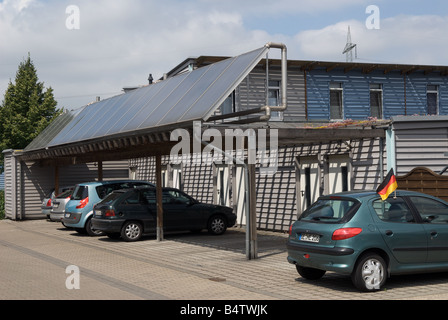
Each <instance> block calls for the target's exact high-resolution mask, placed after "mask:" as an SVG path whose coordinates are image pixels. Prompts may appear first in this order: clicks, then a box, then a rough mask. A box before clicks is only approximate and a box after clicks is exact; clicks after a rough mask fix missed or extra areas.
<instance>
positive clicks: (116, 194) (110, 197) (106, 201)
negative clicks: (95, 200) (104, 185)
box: [100, 191, 123, 204]
mask: <svg viewBox="0 0 448 320" xmlns="http://www.w3.org/2000/svg"><path fill="white" fill-rule="evenodd" d="M122 195H123V192H121V191H112V192H111V193H109V194H108V195H107V196H106V197H105V198H104V199H103V200H101V202H100V203H101V204H111V203H112V202H113V201H114V200H115V199H118V198H119V197H120V196H122Z"/></svg>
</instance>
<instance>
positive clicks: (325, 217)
mask: <svg viewBox="0 0 448 320" xmlns="http://www.w3.org/2000/svg"><path fill="white" fill-rule="evenodd" d="M358 203H359V202H357V201H355V200H351V199H332V198H323V199H319V200H317V201H316V202H315V203H314V204H313V205H312V206H311V207H309V208H308V209H307V210H305V211H304V212H303V213H302V215H301V216H300V218H299V220H303V221H320V222H332V223H337V222H339V221H341V220H342V219H343V218H348V215H349V214H350V213H351V212H353V209H355V208H356V207H357V204H358Z"/></svg>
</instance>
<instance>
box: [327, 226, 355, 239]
mask: <svg viewBox="0 0 448 320" xmlns="http://www.w3.org/2000/svg"><path fill="white" fill-rule="evenodd" d="M361 231H362V229H361V228H342V229H337V230H335V231H334V232H333V236H332V237H331V239H332V240H344V239H349V238H352V237H354V236H357V235H358V234H360V233H361Z"/></svg>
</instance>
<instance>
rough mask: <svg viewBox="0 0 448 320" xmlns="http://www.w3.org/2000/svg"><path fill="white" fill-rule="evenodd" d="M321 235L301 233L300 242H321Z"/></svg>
mask: <svg viewBox="0 0 448 320" xmlns="http://www.w3.org/2000/svg"><path fill="white" fill-rule="evenodd" d="M319 239H320V237H319V235H317V234H310V233H301V234H300V235H299V240H301V241H307V242H316V243H317V242H319Z"/></svg>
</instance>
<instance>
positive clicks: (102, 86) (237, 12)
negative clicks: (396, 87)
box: [0, 0, 448, 107]
mask: <svg viewBox="0 0 448 320" xmlns="http://www.w3.org/2000/svg"><path fill="white" fill-rule="evenodd" d="M298 3H300V5H298ZM366 3H368V1H364V0H343V1H342V2H341V1H339V2H336V1H330V0H324V1H315V0H305V1H300V2H297V1H296V0H279V1H276V2H260V1H258V0H257V2H255V0H245V1H241V0H238V1H236V0H228V1H216V0H195V1H177V0H165V1H157V0H149V1H148V0H145V1H143V0H114V1H111V0H97V1H88V0H77V1H68V0H66V1H60V0H58V1H56V0H45V1H43V0H41V1H39V0H22V1H12V0H4V1H3V2H0V30H1V32H0V94H1V95H3V93H4V92H5V90H6V87H7V83H8V81H9V79H13V78H14V76H15V72H16V70H17V66H18V64H19V63H20V62H21V60H22V59H23V58H24V57H26V56H27V54H28V52H30V54H31V58H32V59H33V61H34V63H35V65H36V68H37V71H38V75H39V77H40V80H41V81H44V82H45V85H46V86H51V87H53V89H54V91H55V96H56V97H73V96H79V98H78V99H61V100H60V106H61V107H62V106H67V107H80V106H82V105H84V104H86V103H88V102H90V101H92V100H93V99H95V96H97V95H100V96H102V98H105V97H107V96H108V95H107V94H104V93H119V92H120V91H121V88H122V87H124V86H129V85H140V84H145V83H146V79H147V77H148V74H149V73H152V74H153V76H154V78H158V77H161V76H162V75H163V73H164V72H167V71H169V70H170V69H171V68H173V67H174V66H175V65H177V64H178V63H179V62H181V61H182V60H184V59H185V58H187V57H189V56H199V55H219V56H228V55H237V54H241V53H244V52H247V51H249V50H253V49H255V48H258V47H260V46H262V45H264V44H265V43H266V42H268V41H276V42H284V43H286V45H287V46H288V56H289V57H290V58H291V59H313V60H333V61H335V60H336V61H344V60H345V57H344V56H343V55H342V49H343V48H344V45H345V41H346V35H347V26H348V25H351V30H352V40H353V42H355V43H357V44H358V53H359V57H360V58H361V59H370V60H372V59H374V60H379V61H386V62H399V63H423V62H427V63H434V64H435V63H439V64H448V62H447V61H445V58H444V55H443V53H444V52H445V51H446V49H445V43H448V42H447V41H446V35H445V34H444V32H443V31H444V30H447V24H448V23H447V18H446V17H440V16H398V17H393V18H388V19H382V20H381V29H380V30H367V29H366V27H365V25H364V21H360V20H356V19H351V20H349V19H344V20H343V21H340V22H337V23H325V22H324V21H325V19H324V20H322V21H323V22H322V23H323V27H322V28H320V29H315V30H307V29H306V25H301V24H300V21H298V22H297V27H295V26H294V27H295V28H294V30H296V29H297V30H303V31H301V32H298V33H297V34H296V35H295V36H288V35H287V34H288V33H287V32H285V33H282V32H278V31H277V33H275V34H273V32H270V31H269V30H268V28H264V29H266V31H265V30H262V28H259V29H254V28H252V29H249V28H248V27H247V26H246V24H245V19H246V18H247V15H252V17H253V15H260V17H262V18H263V19H265V18H266V17H267V16H269V14H277V15H279V14H286V13H288V14H292V13H294V12H313V14H317V12H326V13H328V12H332V10H340V9H341V8H344V7H349V6H351V5H355V4H356V5H361V7H362V6H363V5H364V4H366ZM71 4H76V5H77V6H78V7H79V9H80V29H79V30H68V29H67V28H66V19H67V17H68V15H67V14H66V7H67V6H68V5H71ZM363 14H364V12H361V17H362V16H363ZM366 17H367V16H366ZM358 19H359V18H358ZM260 25H261V26H263V23H261V24H260ZM109 95H110V94H109Z"/></svg>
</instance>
